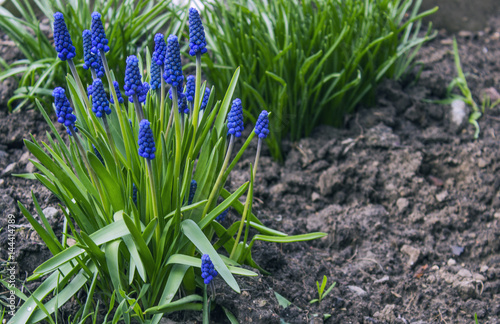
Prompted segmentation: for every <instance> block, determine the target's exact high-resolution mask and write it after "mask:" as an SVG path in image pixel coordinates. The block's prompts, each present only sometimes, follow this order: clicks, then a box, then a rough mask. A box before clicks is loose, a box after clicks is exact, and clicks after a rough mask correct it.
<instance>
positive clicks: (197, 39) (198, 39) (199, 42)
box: [189, 8, 207, 56]
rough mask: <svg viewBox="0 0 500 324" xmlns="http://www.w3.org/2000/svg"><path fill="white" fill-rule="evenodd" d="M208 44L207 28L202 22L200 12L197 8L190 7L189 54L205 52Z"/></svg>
mask: <svg viewBox="0 0 500 324" xmlns="http://www.w3.org/2000/svg"><path fill="white" fill-rule="evenodd" d="M206 46H207V41H206V39H205V29H204V28H203V24H202V23H201V18H200V14H199V13H198V10H196V9H195V8H189V48H190V50H189V55H191V56H195V55H196V54H198V53H201V54H205V53H206V52H207V49H206Z"/></svg>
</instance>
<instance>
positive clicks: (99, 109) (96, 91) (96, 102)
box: [92, 79, 111, 118]
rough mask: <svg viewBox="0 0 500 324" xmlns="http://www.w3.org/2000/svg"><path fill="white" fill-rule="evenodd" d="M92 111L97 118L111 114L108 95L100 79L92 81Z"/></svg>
mask: <svg viewBox="0 0 500 324" xmlns="http://www.w3.org/2000/svg"><path fill="white" fill-rule="evenodd" d="M92 111H93V112H94V114H95V115H96V117H99V118H103V117H105V116H106V115H109V114H111V109H110V108H109V101H108V97H107V95H106V91H104V85H103V84H102V81H101V79H95V80H94V82H93V83H92Z"/></svg>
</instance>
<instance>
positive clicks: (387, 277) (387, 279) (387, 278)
mask: <svg viewBox="0 0 500 324" xmlns="http://www.w3.org/2000/svg"><path fill="white" fill-rule="evenodd" d="M387 281H389V276H387V275H385V276H383V277H382V278H380V279H378V280H375V281H374V282H373V283H374V284H381V283H384V282H387Z"/></svg>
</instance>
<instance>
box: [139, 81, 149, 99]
mask: <svg viewBox="0 0 500 324" xmlns="http://www.w3.org/2000/svg"><path fill="white" fill-rule="evenodd" d="M149 88H150V86H149V83H147V82H143V83H142V92H141V95H140V96H139V101H140V102H142V103H145V102H146V98H147V96H148V92H149Z"/></svg>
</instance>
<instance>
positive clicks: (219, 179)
mask: <svg viewBox="0 0 500 324" xmlns="http://www.w3.org/2000/svg"><path fill="white" fill-rule="evenodd" d="M233 146H234V135H233V134H231V137H230V139H229V146H228V149H227V153H226V158H225V159H224V164H223V165H222V168H221V170H220V172H219V176H218V177H217V181H216V182H215V185H214V187H213V188H212V192H211V193H210V196H209V197H208V201H207V203H206V204H205V208H204V209H203V213H202V214H201V219H203V218H204V217H205V215H206V214H207V212H208V209H209V208H210V206H211V205H212V202H213V200H214V199H215V198H216V195H217V194H218V193H219V187H220V185H221V182H222V178H223V177H224V172H225V171H226V168H227V165H228V163H229V159H231V153H232V152H233Z"/></svg>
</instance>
